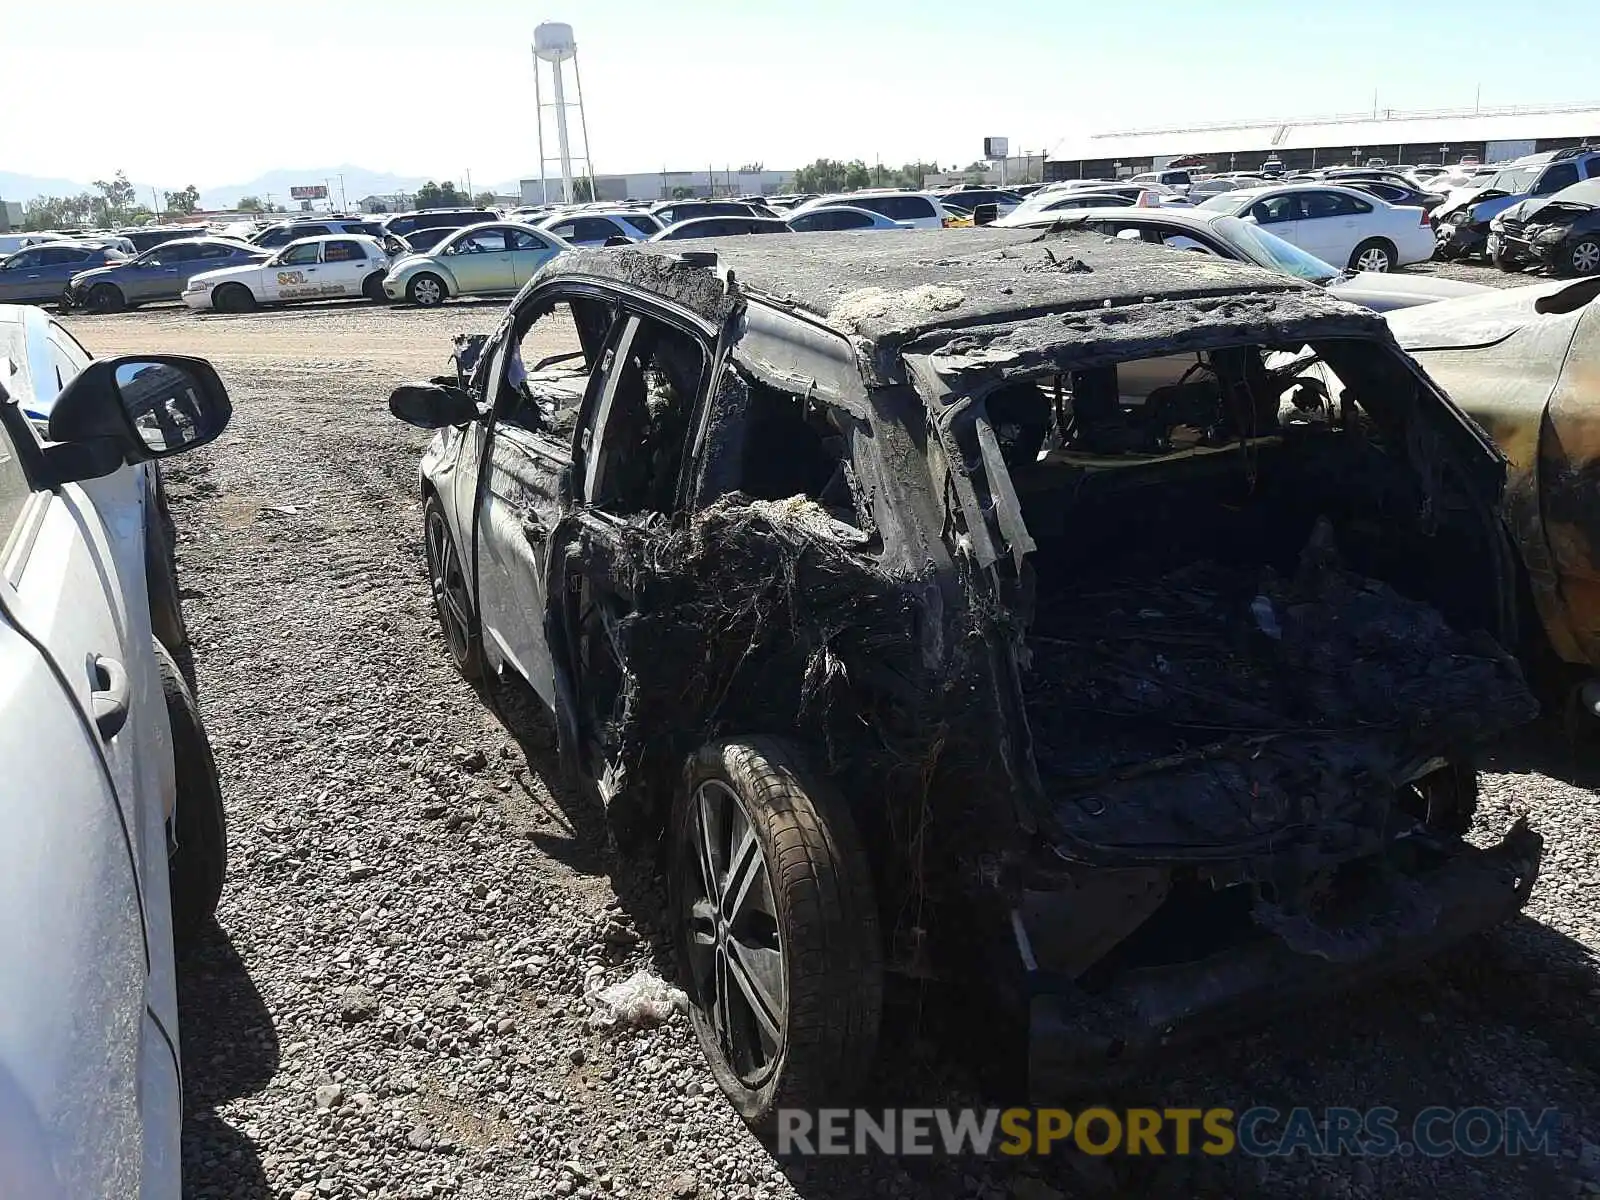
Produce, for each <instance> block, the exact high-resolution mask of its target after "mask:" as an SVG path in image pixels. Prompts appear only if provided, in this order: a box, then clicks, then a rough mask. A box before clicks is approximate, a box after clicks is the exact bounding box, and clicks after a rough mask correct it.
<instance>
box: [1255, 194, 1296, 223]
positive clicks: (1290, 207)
mask: <svg viewBox="0 0 1600 1200" xmlns="http://www.w3.org/2000/svg"><path fill="white" fill-rule="evenodd" d="M1250 215H1251V216H1252V217H1254V218H1255V219H1256V222H1257V223H1258V224H1261V225H1274V224H1277V223H1278V222H1280V221H1298V220H1299V219H1300V197H1299V196H1295V195H1288V196H1269V197H1267V198H1266V199H1265V200H1257V201H1256V202H1255V203H1254V204H1252V205H1251V206H1250Z"/></svg>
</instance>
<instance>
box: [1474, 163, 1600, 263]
mask: <svg viewBox="0 0 1600 1200" xmlns="http://www.w3.org/2000/svg"><path fill="white" fill-rule="evenodd" d="M1489 257H1491V258H1492V259H1494V265H1495V266H1497V267H1499V268H1500V269H1501V270H1502V271H1520V270H1522V269H1523V268H1524V267H1527V266H1530V265H1532V264H1534V263H1538V264H1539V265H1540V266H1543V267H1546V268H1548V269H1549V270H1551V271H1553V272H1554V273H1555V274H1557V275H1594V274H1596V273H1600V179H1585V180H1584V181H1583V182H1582V183H1575V184H1573V185H1572V186H1571V187H1569V188H1562V189H1561V190H1560V191H1559V192H1557V193H1556V194H1555V195H1553V196H1551V197H1549V198H1548V199H1529V200H1524V201H1522V202H1521V203H1519V204H1513V205H1512V206H1511V207H1510V208H1508V209H1506V210H1505V211H1504V212H1503V213H1500V214H1498V215H1497V216H1496V217H1495V218H1494V220H1492V221H1491V222H1490V223H1489Z"/></svg>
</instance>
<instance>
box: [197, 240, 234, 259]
mask: <svg viewBox="0 0 1600 1200" xmlns="http://www.w3.org/2000/svg"><path fill="white" fill-rule="evenodd" d="M233 254H234V248H233V247H232V246H225V245H223V244H222V243H220V242H208V243H207V244H206V245H204V246H201V247H200V253H199V255H197V257H199V258H232V257H233Z"/></svg>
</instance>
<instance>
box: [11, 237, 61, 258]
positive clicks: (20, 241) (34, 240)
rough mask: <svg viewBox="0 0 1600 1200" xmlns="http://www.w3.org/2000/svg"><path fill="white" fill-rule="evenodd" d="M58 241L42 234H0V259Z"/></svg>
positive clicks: (58, 239)
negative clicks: (30, 247)
mask: <svg viewBox="0 0 1600 1200" xmlns="http://www.w3.org/2000/svg"><path fill="white" fill-rule="evenodd" d="M60 240H61V239H60V238H57V237H53V236H51V235H49V234H43V233H0V257H4V256H6V255H8V254H15V253H16V252H17V251H18V250H26V249H27V248H28V247H29V246H42V245H44V243H46V242H56V241H60Z"/></svg>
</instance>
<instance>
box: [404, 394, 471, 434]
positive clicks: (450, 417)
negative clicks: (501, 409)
mask: <svg viewBox="0 0 1600 1200" xmlns="http://www.w3.org/2000/svg"><path fill="white" fill-rule="evenodd" d="M389 411H390V412H391V413H393V414H394V415H395V416H396V417H398V418H399V419H400V420H402V421H404V422H405V423H406V424H407V425H415V426H416V427H417V428H418V429H443V428H444V427H445V426H446V425H466V424H468V423H470V422H472V421H476V420H477V419H478V406H477V404H475V403H474V402H473V399H472V397H471V396H469V395H467V394H466V393H465V392H463V391H462V390H461V389H460V388H458V387H452V386H451V385H449V384H438V383H402V384H401V385H400V386H399V387H397V388H395V390H394V391H393V392H391V393H390V394H389Z"/></svg>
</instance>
